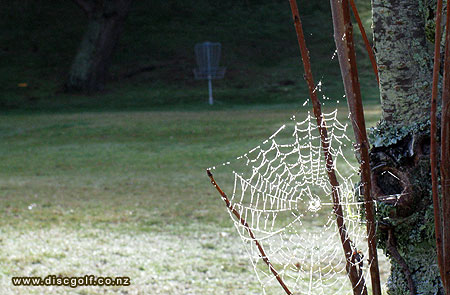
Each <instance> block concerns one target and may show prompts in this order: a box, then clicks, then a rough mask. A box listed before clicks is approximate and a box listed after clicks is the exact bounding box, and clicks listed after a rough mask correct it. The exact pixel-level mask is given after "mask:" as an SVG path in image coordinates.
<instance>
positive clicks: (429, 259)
mask: <svg viewBox="0 0 450 295" xmlns="http://www.w3.org/2000/svg"><path fill="white" fill-rule="evenodd" d="M435 7H436V2H435V1H432V0H419V1H418V0H372V17H373V30H374V46H375V48H376V58H377V63H378V70H379V76H380V98H381V105H382V110H383V113H382V118H381V120H380V122H379V123H378V125H377V127H376V128H375V129H374V130H373V131H372V134H371V137H372V145H373V148H372V150H371V167H372V176H371V177H372V182H373V195H374V198H375V199H376V200H377V221H378V224H379V228H378V245H379V247H381V248H383V250H384V251H385V252H386V253H387V255H388V257H389V258H390V260H391V265H392V268H391V275H390V278H389V281H388V294H392V295H397V294H398V295H400V294H443V289H442V283H441V280H440V275H439V268H438V265H437V258H436V246H435V236H434V216H433V202H432V198H431V176H430V160H429V159H430V150H429V141H430V135H429V134H430V133H429V118H430V98H431V85H432V56H433V55H432V53H433V49H432V43H431V42H427V36H433V34H432V33H430V32H429V30H431V31H433V30H434V28H433V26H432V24H433V21H434V10H435ZM433 38H434V36H433ZM438 140H439V139H438Z"/></svg>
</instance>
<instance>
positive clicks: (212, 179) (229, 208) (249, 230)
mask: <svg viewBox="0 0 450 295" xmlns="http://www.w3.org/2000/svg"><path fill="white" fill-rule="evenodd" d="M206 173H207V174H208V176H209V178H210V180H211V184H212V185H213V186H214V187H215V188H216V189H217V191H218V192H219V194H220V196H221V197H222V200H223V201H224V202H225V204H226V206H227V208H228V210H230V211H231V213H233V214H234V216H236V218H237V219H238V220H239V222H240V223H241V224H242V225H243V226H244V227H245V229H246V230H247V232H248V234H249V235H250V237H251V238H252V240H253V241H254V242H255V244H256V247H257V248H258V250H259V253H260V254H261V258H262V260H263V261H264V262H265V263H266V264H267V266H268V267H269V269H270V271H271V272H272V274H273V275H274V276H275V278H276V279H277V281H278V283H280V285H281V287H282V288H283V289H284V291H285V292H286V294H288V295H293V293H292V292H291V291H290V290H289V288H288V287H287V286H286V284H285V283H284V281H283V279H282V278H281V276H280V274H279V273H278V272H277V270H276V269H275V267H274V266H273V265H272V263H271V262H270V260H269V258H268V257H267V255H266V253H265V252H264V249H263V247H262V245H261V244H260V243H259V241H258V240H257V239H256V237H255V235H254V234H253V231H252V230H251V229H250V226H249V225H248V223H247V221H245V219H244V218H242V217H241V214H239V212H238V211H237V210H236V209H234V207H233V206H232V205H231V202H230V200H229V199H228V197H227V195H226V194H225V193H224V192H223V191H222V189H221V188H220V187H219V185H218V184H217V183H216V181H215V180H214V177H213V175H212V173H211V171H209V170H206Z"/></svg>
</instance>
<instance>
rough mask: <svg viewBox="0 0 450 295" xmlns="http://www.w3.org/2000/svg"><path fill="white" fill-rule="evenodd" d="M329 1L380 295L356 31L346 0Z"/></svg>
mask: <svg viewBox="0 0 450 295" xmlns="http://www.w3.org/2000/svg"><path fill="white" fill-rule="evenodd" d="M330 2H331V11H332V17H333V27H334V40H335V43H336V48H337V52H338V58H339V66H340V69H341V75H342V81H343V84H344V89H345V95H346V97H347V103H348V108H349V111H350V116H351V121H352V126H353V131H354V133H355V139H356V143H357V145H358V147H359V149H358V150H359V154H360V158H361V163H360V168H361V182H362V184H363V187H364V201H365V202H364V206H365V210H366V220H367V224H366V225H367V236H368V238H367V240H368V241H367V242H368V248H369V261H370V277H371V281H372V293H373V294H374V295H381V283H380V272H379V269H378V257H377V256H378V255H377V246H376V227H375V217H374V215H375V213H374V211H375V210H374V204H373V198H372V185H371V177H370V171H371V170H370V164H369V162H370V159H369V140H368V139H367V133H366V125H365V119H364V109H363V105H362V98H361V89H360V85H359V80H358V71H357V67H356V54H355V47H354V44H353V28H352V23H351V20H350V9H349V6H348V2H347V0H344V1H342V3H341V2H339V1H336V0H331V1H330ZM340 3H341V4H340Z"/></svg>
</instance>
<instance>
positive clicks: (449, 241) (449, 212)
mask: <svg viewBox="0 0 450 295" xmlns="http://www.w3.org/2000/svg"><path fill="white" fill-rule="evenodd" d="M440 1H442V0H440ZM443 80H444V83H443V84H444V86H443V90H442V114H441V188H442V209H443V210H442V215H443V228H444V229H445V230H443V231H442V232H443V247H442V256H443V257H442V260H443V269H444V275H443V276H442V273H441V278H442V282H443V283H444V290H445V293H446V294H447V295H450V7H448V5H447V20H446V34H445V61H444V79H443Z"/></svg>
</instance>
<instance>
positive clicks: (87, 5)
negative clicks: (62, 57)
mask: <svg viewBox="0 0 450 295" xmlns="http://www.w3.org/2000/svg"><path fill="white" fill-rule="evenodd" d="M75 2H76V3H77V4H78V5H79V6H80V7H81V8H82V9H83V10H84V11H85V12H86V14H87V16H88V18H89V23H88V27H87V30H86V32H85V34H84V36H83V40H82V41H81V45H80V48H79V49H78V52H77V54H76V56H75V59H74V61H73V63H72V67H71V69H70V73H69V78H68V80H67V82H66V84H65V90H66V91H68V92H84V93H92V92H96V91H101V90H103V88H104V85H105V81H106V78H107V74H108V67H109V64H110V61H111V57H112V54H113V52H114V49H115V47H116V45H117V42H118V40H119V36H120V33H121V31H122V29H123V26H124V22H125V19H126V16H127V15H128V11H129V8H130V4H131V2H132V0H103V1H95V0H75Z"/></svg>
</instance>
